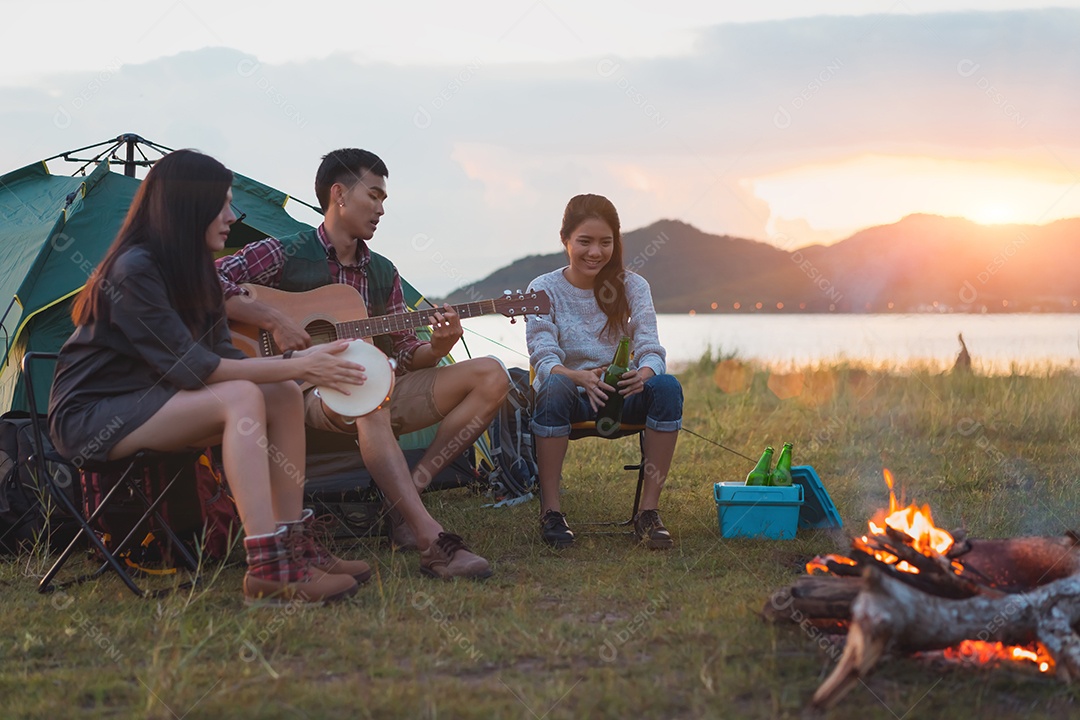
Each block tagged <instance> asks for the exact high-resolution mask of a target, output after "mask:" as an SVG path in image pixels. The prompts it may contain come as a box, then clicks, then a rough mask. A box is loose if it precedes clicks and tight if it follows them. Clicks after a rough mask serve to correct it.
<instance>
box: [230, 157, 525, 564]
mask: <svg viewBox="0 0 1080 720" xmlns="http://www.w3.org/2000/svg"><path fill="white" fill-rule="evenodd" d="M388 175H389V171H388V170H387V168H386V165H385V164H384V163H383V161H382V160H381V159H379V158H378V157H377V156H376V155H374V154H373V153H370V152H368V151H366V150H359V149H355V148H346V149H341V150H335V151H333V152H331V153H329V154H328V155H326V156H325V157H324V158H323V160H322V164H321V165H320V166H319V170H318V172H317V173H316V176H315V194H316V197H317V198H318V200H319V204H320V205H321V206H322V209H323V213H324V220H323V224H322V225H321V226H319V227H318V228H317V229H315V230H309V231H304V232H301V233H299V234H297V235H293V236H290V237H288V238H282V239H277V238H267V239H265V240H261V241H259V242H256V243H252V244H250V245H247V246H245V247H244V248H243V249H241V250H240V251H239V252H237V253H236V254H235V255H231V256H227V257H223V258H221V259H219V260H218V261H217V268H218V274H219V276H220V278H221V284H222V287H223V290H224V292H225V298H226V302H225V310H226V313H227V315H228V317H229V319H230V320H236V321H240V322H244V323H248V324H251V325H254V326H257V327H260V328H264V329H265V330H267V331H269V332H271V333H272V334H273V339H274V342H275V344H276V345H277V347H278V348H280V349H281V350H284V351H286V352H287V351H290V350H300V349H302V348H305V347H308V346H309V345H310V344H311V337H310V336H309V335H308V333H307V331H306V330H305V329H304V328H303V327H301V326H300V325H299V324H298V323H297V322H296V321H295V320H293V319H292V318H290V317H288V316H287V315H286V314H285V313H283V312H281V311H279V310H277V309H275V308H274V307H272V306H270V305H268V304H266V303H262V302H259V301H258V300H256V299H254V298H252V297H251V296H250V294H249V293H248V292H247V290H246V289H245V288H241V287H240V285H241V284H242V283H253V284H256V285H264V286H269V287H274V288H280V289H282V290H288V291H293V292H300V291H307V290H312V289H314V288H317V287H320V286H323V285H328V284H331V283H344V284H348V285H351V286H352V287H354V288H356V290H358V291H359V293H360V295H361V296H362V297H363V300H364V303H365V305H366V306H367V309H368V313H369V314H370V315H372V316H375V315H388V314H398V313H404V312H406V311H407V307H406V306H405V302H404V298H403V294H402V289H401V278H400V276H399V275H398V272H397V269H396V268H395V267H394V266H393V264H392V263H391V262H390V261H389V260H387V259H386V258H384V257H383V256H381V255H379V254H377V253H373V252H371V250H370V249H369V248H368V245H367V241H369V240H370V239H371V238H372V237H373V236H374V234H375V229H376V227H377V225H378V223H379V218H381V217H382V215H383V212H384V209H383V203H384V202H385V200H386V197H387V195H386V178H387V177H388ZM430 323H431V328H432V333H431V341H430V342H422V341H421V340H420V339H419V338H417V337H416V335H415V333H414V332H412V331H411V330H402V331H399V332H393V333H390V334H387V335H381V336H379V337H377V338H375V344H376V346H378V347H379V348H380V349H381V350H383V352H384V353H385V354H386V355H387V356H389V357H393V358H394V359H395V360H396V361H397V371H396V372H397V375H398V377H397V379H396V382H395V383H394V388H393V392H392V393H391V395H390V403H389V406H386V405H384V406H383V407H380V408H379V409H377V410H375V411H374V412H371V413H369V414H367V415H364V416H362V417H358V418H347V417H343V416H342V415H340V414H338V413H336V412H334V411H333V410H331V409H330V408H329V407H327V406H326V404H325V403H324V402H323V400H322V399H321V398H320V397H319V395H318V393H316V392H314V391H313V390H312V389H309V390H307V391H306V392H305V394H304V398H305V399H304V409H305V422H306V423H307V424H308V425H309V426H310V427H313V428H317V429H320V430H329V431H335V432H341V433H349V434H352V433H356V435H357V437H358V439H359V447H360V453H361V455H362V456H363V458H364V464H365V466H366V467H367V468H368V470H369V471H370V472H371V476H372V478H373V479H374V481H375V484H376V485H377V486H378V487H379V489H380V490H381V491H382V493H383V495H384V496H385V497H386V500H387V502H388V503H389V504H390V506H391V507H392V508H393V509H394V511H396V513H399V514H400V515H398V517H397V520H398V522H397V523H396V524H395V527H394V532H393V539H394V541H395V543H396V544H398V545H399V546H401V547H405V548H409V547H415V548H417V549H419V550H420V570H421V572H423V573H424V574H427V575H431V576H434V577H439V578H444V579H450V578H453V577H488V576H489V575H491V566H490V564H489V563H488V562H487V560H485V559H484V558H482V557H480V556H479V555H476V554H475V553H473V552H471V551H470V550H469V549H468V547H467V546H466V545H465V543H464V542H463V541H462V539H461V538H460V537H459V536H457V535H454V534H452V533H448V532H445V531H444V530H443V528H442V526H441V525H440V524H439V523H438V522H437V521H436V520H435V519H434V518H433V517H432V516H431V515H430V514H429V513H428V511H427V509H426V508H425V507H424V505H423V502H422V501H421V499H420V494H419V493H420V491H421V490H423V489H424V488H425V487H427V485H428V483H430V482H431V479H432V478H433V477H434V476H435V475H436V474H437V473H438V471H439V470H440V469H442V467H443V465H444V464H445V458H447V457H454V456H456V455H458V454H460V452H461V451H462V450H463V449H464V448H466V447H468V446H469V445H470V444H472V442H473V441H474V440H476V438H478V437H479V436H480V435H481V434H482V433H483V432H484V430H485V429H486V428H487V426H488V424H489V423H490V422H491V420H492V418H494V416H495V413H496V412H497V411H498V408H499V405H500V404H501V403H502V401H503V398H504V397H505V395H506V393H507V391H508V388H509V379H508V376H507V374H506V371H505V369H504V368H503V367H502V365H501V364H500V363H499V362H498V361H497V360H494V359H492V358H477V359H472V360H466V361H463V362H457V363H454V364H452V365H448V366H444V367H438V368H436V367H434V366H435V364H436V363H438V362H439V360H440V359H441V358H442V357H444V356H446V355H447V354H448V353H449V352H450V350H451V348H452V347H453V346H454V345H455V344H456V343H457V341H458V340H459V339H460V338H461V335H462V329H461V322H460V319H459V318H458V315H457V313H456V312H455V311H454V309H453V308H452V307H450V306H449V305H444V306H443V307H442V308H441V309H438V310H434V311H433V312H432V315H431V317H430ZM436 422H439V423H440V424H439V428H438V431H437V433H436V435H435V439H434V440H433V441H432V443H431V445H430V446H429V447H428V449H427V451H426V452H425V453H424V455H423V457H422V458H421V459H420V461H419V462H418V463H417V465H416V467H414V468H413V469H412V471H410V470H409V468H408V465H407V464H406V462H405V457H404V455H403V454H402V452H401V449H400V447H399V446H398V444H397V439H396V436H398V435H401V434H403V433H408V432H412V431H414V430H419V429H421V428H424V427H428V426H430V425H433V424H434V423H436ZM394 514H395V513H392V514H391V515H392V517H393V516H394ZM402 520H403V522H401V521H402Z"/></svg>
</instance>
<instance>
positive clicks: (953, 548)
mask: <svg viewBox="0 0 1080 720" xmlns="http://www.w3.org/2000/svg"><path fill="white" fill-rule="evenodd" d="M885 483H886V485H887V486H888V488H889V507H888V510H881V511H879V512H878V513H877V514H876V515H875V516H874V518H873V519H871V520H870V522H869V523H868V526H869V531H868V532H867V534H865V535H863V536H861V537H857V538H852V539H851V549H850V551H848V553H847V554H846V555H837V554H832V555H825V556H819V557H816V558H814V559H813V560H812V561H810V562H809V563H807V565H806V572H807V575H806V576H803V577H801V578H799V579H798V580H797V581H796V582H795V584H793V585H792V586H791V587H789V588H785V589H782V590H779V591H777V593H774V594H773V596H772V598H770V601H769V602H767V603H766V605H765V609H764V614H765V616H766V618H768V619H770V620H772V621H774V622H795V623H798V624H804V623H809V625H810V626H813V627H815V628H817V629H819V630H827V631H830V632H845V631H846V632H847V635H848V637H847V641H846V643H845V647H844V653H843V656H842V657H841V658H840V661H839V662H838V663H837V665H836V667H835V668H834V670H833V672H832V674H831V675H830V676H829V677H828V678H827V679H826V680H825V682H824V683H822V685H821V687H820V688H818V691H817V692H816V693H815V694H814V698H813V701H812V704H813V705H815V706H818V707H831V706H832V705H835V704H836V703H837V702H838V701H839V700H840V699H841V698H842V697H843V696H844V694H846V693H847V692H848V690H850V689H851V688H852V687H853V686H854V685H855V683H856V682H857V681H858V679H859V678H860V677H863V676H865V675H866V674H867V673H869V672H870V671H871V669H872V668H873V667H874V665H875V664H876V663H877V661H878V660H879V659H880V658H881V657H882V656H883V655H884V654H885V653H886V652H889V651H897V652H906V653H913V654H918V655H920V656H927V657H933V658H941V659H944V660H946V661H949V662H956V663H962V664H973V665H1001V664H1012V665H1022V666H1030V667H1032V668H1034V669H1035V672H1038V673H1055V674H1056V675H1057V676H1058V677H1059V678H1061V679H1062V680H1063V681H1065V682H1069V681H1070V680H1071V679H1072V678H1073V677H1077V676H1078V675H1080V636H1078V635H1077V634H1076V632H1075V630H1074V629H1073V628H1074V626H1075V625H1077V624H1078V622H1080V537H1078V536H1077V535H1076V534H1074V533H1068V534H1066V535H1065V536H1063V537H1050V538H1045V537H1025V538H1013V539H1005V540H976V539H968V538H966V536H965V534H964V533H963V532H962V531H956V532H952V533H950V532H948V531H946V530H944V529H942V528H939V527H937V526H936V525H935V524H934V519H933V516H932V514H931V512H930V507H929V506H928V505H924V506H922V507H919V506H918V505H917V504H915V503H911V504H909V505H906V506H904V507H901V506H900V503H898V502H897V500H896V493H895V490H894V481H893V476H892V473H890V472H889V471H888V470H885Z"/></svg>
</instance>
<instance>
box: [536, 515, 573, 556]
mask: <svg viewBox="0 0 1080 720" xmlns="http://www.w3.org/2000/svg"><path fill="white" fill-rule="evenodd" d="M540 539H541V540H543V541H544V542H546V543H547V544H548V545H550V546H551V547H554V548H564V547H570V546H571V545H573V544H574V532H573V531H572V530H571V529H570V526H569V525H567V524H566V513H561V512H559V511H558V510H548V511H547V512H546V513H544V514H543V516H542V517H541V518H540Z"/></svg>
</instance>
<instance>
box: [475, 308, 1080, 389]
mask: <svg viewBox="0 0 1080 720" xmlns="http://www.w3.org/2000/svg"><path fill="white" fill-rule="evenodd" d="M657 322H658V325H659V331H660V342H661V343H663V344H664V346H665V347H666V348H667V351H668V363H669V364H671V365H673V366H675V367H676V368H677V367H678V365H680V364H685V363H688V362H693V361H695V360H697V359H699V358H700V357H701V356H702V355H703V354H704V353H705V352H706V351H707V350H709V349H711V350H712V352H713V355H714V356H715V355H719V354H721V353H722V354H725V355H728V354H733V353H734V354H736V355H737V356H738V357H739V358H740V359H743V360H755V361H758V362H761V363H763V364H766V365H768V366H770V367H773V368H778V369H787V368H791V367H803V366H808V365H809V366H813V365H817V364H821V363H826V364H827V363H834V362H837V361H842V360H846V361H852V362H857V363H863V364H870V365H872V366H887V367H891V368H904V367H908V366H911V365H928V366H930V367H932V368H936V369H944V368H948V367H951V366H952V363H953V361H954V360H955V359H956V355H957V353H958V352H959V351H960V344H959V342H958V341H957V338H956V336H957V334H958V333H961V332H962V333H963V334H964V341H965V342H966V343H967V346H968V352H970V353H971V357H972V365H973V367H975V368H976V369H977V370H979V371H981V372H984V373H996V374H1000V373H1008V372H1010V370H1011V368H1012V367H1013V366H1017V367H1018V368H1020V369H1021V370H1027V371H1038V370H1042V369H1046V368H1048V367H1055V368H1057V367H1074V366H1077V365H1078V364H1080V315H1071V314H1020V313H1017V314H1001V315H963V314H919V315H777V314H771V315H724V314H715V315H696V316H689V315H660V316H659V317H658V320H657ZM462 325H463V326H464V327H465V341H466V342H467V343H468V346H469V350H470V351H471V352H472V355H473V356H474V357H475V356H478V355H495V356H497V357H499V358H501V359H502V360H503V361H504V362H506V363H507V364H508V365H517V366H519V367H528V363H529V359H528V353H527V351H526V349H525V328H524V325H523V324H522V321H521V320H518V322H517V323H516V324H514V325H511V324H510V321H509V320H507V319H506V318H504V317H502V316H498V315H496V316H487V317H480V318H471V319H469V320H465V321H464V322H463V323H462ZM454 355H455V357H458V358H461V357H466V355H465V354H464V353H462V352H461V351H460V348H457V349H455V352H454Z"/></svg>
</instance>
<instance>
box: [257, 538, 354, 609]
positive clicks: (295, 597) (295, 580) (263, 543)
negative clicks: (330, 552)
mask: <svg viewBox="0 0 1080 720" xmlns="http://www.w3.org/2000/svg"><path fill="white" fill-rule="evenodd" d="M287 534H288V531H287V530H286V529H285V528H283V527H281V528H278V529H277V532H274V533H271V534H269V535H254V536H251V537H246V538H244V550H246V551H247V563H248V571H247V574H246V575H244V603H245V604H246V605H256V604H267V605H291V604H300V605H322V604H323V603H325V602H334V601H335V600H341V599H344V598H347V597H348V596H350V595H352V594H353V593H355V592H356V581H355V580H353V579H352V578H351V577H349V576H347V575H328V574H326V573H324V572H323V571H321V570H316V569H314V568H312V567H311V566H310V564H309V563H308V561H306V560H304V559H303V558H302V557H299V554H298V553H294V552H293V550H292V548H291V547H290V546H289V544H288V543H287V541H286V536H287Z"/></svg>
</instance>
